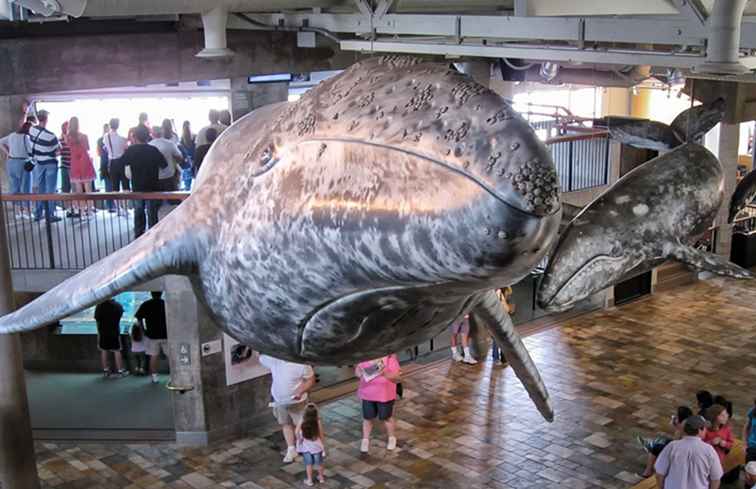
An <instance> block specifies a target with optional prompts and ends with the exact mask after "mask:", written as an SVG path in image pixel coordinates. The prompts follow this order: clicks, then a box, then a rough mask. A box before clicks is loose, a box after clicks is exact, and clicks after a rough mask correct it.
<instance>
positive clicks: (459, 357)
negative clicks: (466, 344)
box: [452, 350, 463, 362]
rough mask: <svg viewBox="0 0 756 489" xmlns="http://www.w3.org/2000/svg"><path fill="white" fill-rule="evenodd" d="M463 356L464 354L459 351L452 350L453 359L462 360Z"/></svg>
mask: <svg viewBox="0 0 756 489" xmlns="http://www.w3.org/2000/svg"><path fill="white" fill-rule="evenodd" d="M462 358H463V357H462V355H460V353H459V352H458V351H456V350H455V351H454V352H452V360H454V361H455V362H461V361H462Z"/></svg>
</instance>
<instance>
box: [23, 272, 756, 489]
mask: <svg viewBox="0 0 756 489" xmlns="http://www.w3.org/2000/svg"><path fill="white" fill-rule="evenodd" d="M755 299H756V283H745V282H735V281H731V280H719V279H717V280H715V281H712V282H704V283H698V284H696V285H694V286H690V287H684V288H680V289H675V290H672V291H670V292H666V293H663V294H660V295H657V296H655V297H652V298H649V299H646V300H642V301H638V302H635V303H632V304H628V305H625V306H623V307H620V308H618V309H614V310H609V311H599V312H596V313H592V314H589V315H584V316H581V317H578V318H575V319H571V320H569V321H567V322H565V323H563V324H562V325H561V326H560V327H558V328H554V329H550V330H547V331H543V332H541V333H538V334H536V335H534V336H531V337H529V338H527V339H526V341H525V342H526V344H527V345H528V347H529V349H530V351H531V353H532V354H533V356H534V358H535V361H536V363H537V364H538V365H539V367H540V368H541V372H542V373H543V376H544V379H545V381H546V383H547V385H548V387H549V390H550V392H551V396H552V399H553V403H554V407H555V410H556V413H557V417H556V420H555V421H554V423H553V424H549V423H547V422H545V421H543V420H542V419H541V418H540V416H539V415H538V413H537V411H536V410H535V409H534V408H533V406H532V404H531V402H530V400H529V399H528V397H527V395H526V394H525V391H524V390H523V388H522V386H521V385H520V383H519V382H518V381H517V380H516V378H515V377H514V375H513V373H512V371H511V369H508V368H507V369H502V368H501V367H500V366H498V365H493V364H492V362H490V361H489V362H486V363H485V364H481V365H478V366H474V367H471V366H466V365H460V364H453V363H451V362H450V361H443V362H440V363H436V364H433V365H431V366H430V367H428V368H425V369H420V370H418V371H416V372H415V373H413V374H411V375H408V376H406V378H405V379H404V385H405V392H406V393H407V395H406V397H405V399H404V400H403V401H401V402H400V403H399V405H398V419H399V423H398V427H399V447H398V449H397V450H396V451H394V452H393V453H392V452H387V451H386V450H385V449H384V448H383V443H384V440H383V438H384V437H383V436H382V435H381V434H380V433H379V434H378V439H376V440H375V441H374V443H373V446H372V447H373V448H372V449H371V452H370V454H369V455H366V456H365V455H361V454H360V453H359V449H358V446H359V440H360V423H361V421H360V417H359V404H358V401H357V399H356V398H355V396H354V395H349V396H347V397H345V398H343V399H341V400H338V401H334V402H331V403H327V404H326V405H324V406H323V408H322V413H323V415H324V418H325V430H326V433H327V436H328V438H327V441H326V443H327V449H328V458H327V460H326V464H327V467H328V471H327V475H329V480H327V482H326V484H325V486H327V487H330V488H337V487H345V488H346V487H349V488H355V489H356V488H370V487H372V488H376V489H378V488H388V487H391V488H397V487H427V488H431V487H434V488H435V487H438V488H465V489H469V488H478V487H485V488H499V489H505V488H531V487H533V488H535V487H537V488H539V489H545V488H556V487H565V488H571V489H580V488H586V487H591V488H593V487H600V488H604V489H611V488H627V487H631V486H632V485H633V484H634V483H636V482H637V481H638V480H639V477H638V476H637V475H636V472H639V471H641V470H642V468H643V453H642V452H641V450H640V449H639V447H637V446H636V442H635V441H634V439H633V438H634V435H635V434H636V433H643V434H653V433H654V432H656V431H662V430H665V429H666V426H667V423H668V419H669V416H670V413H671V412H672V411H673V409H674V408H675V406H677V405H679V404H692V403H693V402H694V395H695V392H696V391H697V390H699V389H702V388H706V389H709V390H711V391H712V392H714V393H718V394H719V393H721V394H724V395H726V396H728V397H730V398H731V400H732V401H733V402H734V405H735V412H736V416H735V420H734V428H735V429H734V431H735V432H736V433H739V431H740V426H741V424H742V421H743V416H744V414H745V412H746V411H747V409H748V408H749V407H750V406H751V405H752V403H753V398H754V396H755V395H756V375H754V374H755V373H756V367H754V366H752V365H754V364H756V363H755V362H754V360H755V359H756V328H754V322H755V321H756V319H754V318H756V300H755ZM282 445H283V443H282V437H281V433H280V432H279V431H278V429H277V427H276V426H275V425H273V424H271V425H268V426H266V427H261V428H260V429H259V430H258V432H256V433H255V434H254V435H253V436H250V437H247V438H243V439H240V440H236V441H232V442H228V443H224V444H219V445H215V446H211V447H208V448H206V449H191V450H187V449H177V448H176V447H175V446H174V445H172V444H167V443H162V444H143V445H133V444H129V445H125V444H81V443H80V444H70V443H65V444H55V443H39V444H38V464H39V469H40V476H41V478H42V479H43V481H44V483H43V486H42V487H43V488H45V489H47V488H52V487H57V488H62V489H72V488H129V489H138V488H145V489H146V488H174V489H178V488H181V489H187V488H195V489H199V488H245V489H247V488H260V487H263V488H272V489H277V488H288V487H301V486H302V482H301V481H302V479H303V472H304V468H303V466H302V465H301V463H294V464H291V465H287V466H284V465H282V464H281V462H280V457H281V450H282V448H283V447H282Z"/></svg>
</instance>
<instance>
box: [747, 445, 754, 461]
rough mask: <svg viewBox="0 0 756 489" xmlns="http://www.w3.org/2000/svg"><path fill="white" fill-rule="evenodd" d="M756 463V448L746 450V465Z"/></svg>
mask: <svg viewBox="0 0 756 489" xmlns="http://www.w3.org/2000/svg"><path fill="white" fill-rule="evenodd" d="M748 462H756V447H748V448H746V463H748Z"/></svg>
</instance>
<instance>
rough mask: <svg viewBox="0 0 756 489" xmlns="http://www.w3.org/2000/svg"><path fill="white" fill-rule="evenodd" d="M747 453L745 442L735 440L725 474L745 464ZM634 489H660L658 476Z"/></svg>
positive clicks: (728, 457)
mask: <svg viewBox="0 0 756 489" xmlns="http://www.w3.org/2000/svg"><path fill="white" fill-rule="evenodd" d="M745 452H746V446H745V444H743V442H742V441H740V440H735V443H733V445H732V449H731V450H730V453H728V454H727V457H725V461H724V471H725V474H726V473H728V472H730V471H731V470H733V469H735V468H737V467H738V466H740V465H743V464H745ZM632 489H658V488H657V487H656V476H651V477H649V478H648V479H644V480H642V481H640V482H639V483H638V484H636V485H634V486H633V487H632Z"/></svg>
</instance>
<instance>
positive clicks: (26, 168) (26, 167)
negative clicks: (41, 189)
mask: <svg viewBox="0 0 756 489" xmlns="http://www.w3.org/2000/svg"><path fill="white" fill-rule="evenodd" d="M33 169H34V163H32V161H31V160H26V161H24V171H32V170H33Z"/></svg>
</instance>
